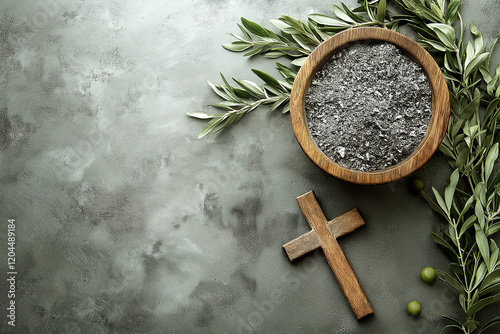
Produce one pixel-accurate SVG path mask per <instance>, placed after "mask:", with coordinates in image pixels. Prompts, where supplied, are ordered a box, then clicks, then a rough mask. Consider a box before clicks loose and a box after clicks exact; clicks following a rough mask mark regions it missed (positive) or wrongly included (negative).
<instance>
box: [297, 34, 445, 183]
mask: <svg viewBox="0 0 500 334" xmlns="http://www.w3.org/2000/svg"><path fill="white" fill-rule="evenodd" d="M366 40H377V41H386V42H390V43H393V44H395V45H396V46H398V47H399V48H400V49H401V50H403V52H405V53H406V54H407V55H408V56H409V57H410V58H412V59H413V60H414V61H415V62H416V63H417V64H419V65H420V66H421V67H422V69H423V71H424V73H425V75H426V76H427V79H428V81H429V85H430V88H431V91H432V103H431V109H432V115H431V119H430V121H429V125H428V127H427V132H426V134H425V136H424V138H423V139H422V141H421V142H420V144H419V145H418V147H417V148H416V149H415V151H414V152H413V153H412V154H410V156H408V157H407V158H406V159H404V160H403V161H401V162H399V163H398V164H396V165H394V166H390V167H388V168H385V169H381V170H377V171H372V172H363V171H357V170H351V169H347V168H345V167H342V166H340V165H339V164H337V163H335V162H334V161H332V160H331V159H330V158H328V157H327V156H326V155H325V154H324V153H323V152H322V151H321V150H320V149H319V148H318V147H317V146H316V144H315V143H314V141H313V140H312V138H311V136H310V134H309V129H308V126H307V120H306V116H305V110H304V101H305V95H306V92H307V90H308V89H309V86H310V85H311V81H312V79H313V78H314V75H315V74H316V72H317V71H318V70H319V69H320V68H321V67H322V66H323V65H324V64H325V63H326V62H327V61H328V60H329V59H330V58H331V57H332V56H333V55H334V54H335V53H337V52H338V51H339V50H341V49H342V48H344V47H346V46H348V45H349V44H350V43H353V42H357V41H366ZM290 117H291V121H292V127H293V130H294V133H295V137H296V138H297V141H298V142H299V144H300V146H301V147H302V150H303V151H304V152H305V153H306V155H307V156H308V157H309V158H310V159H311V160H312V161H313V162H314V163H315V164H316V165H317V166H318V167H320V168H321V169H322V170H324V171H325V172H327V173H329V174H331V175H333V176H335V177H337V178H339V179H342V180H345V181H349V182H352V183H357V184H382V183H388V182H392V181H395V180H397V179H400V178H403V177H405V176H408V175H410V174H411V173H413V172H414V171H415V170H417V169H418V168H420V167H422V166H423V165H424V164H425V163H426V162H427V161H428V160H429V159H430V157H431V156H432V155H433V154H434V153H435V152H436V150H437V149H438V147H439V144H440V143H441V141H442V139H443V137H444V135H445V133H446V129H447V127H448V120H449V117H450V101H449V92H448V87H447V85H446V82H445V80H444V77H443V74H442V72H441V70H440V68H439V66H438V65H437V64H436V62H435V61H434V59H433V58H432V56H431V55H430V54H429V53H428V52H427V51H426V50H425V49H424V48H422V47H421V46H420V45H418V44H417V43H416V42H415V41H413V40H411V39H409V38H408V37H406V36H404V35H402V34H400V33H397V32H395V31H392V30H389V29H384V28H372V27H370V28H355V29H350V30H347V31H344V32H341V33H338V34H336V35H335V36H333V37H331V38H330V39H328V40H326V41H325V42H323V43H322V44H320V45H319V46H318V47H317V48H316V49H315V50H314V51H313V52H312V53H311V55H310V56H309V57H308V58H307V60H306V61H305V63H304V65H302V67H301V69H300V71H299V73H298V74H297V77H296V78H295V81H294V84H293V88H292V93H291V96H290Z"/></svg>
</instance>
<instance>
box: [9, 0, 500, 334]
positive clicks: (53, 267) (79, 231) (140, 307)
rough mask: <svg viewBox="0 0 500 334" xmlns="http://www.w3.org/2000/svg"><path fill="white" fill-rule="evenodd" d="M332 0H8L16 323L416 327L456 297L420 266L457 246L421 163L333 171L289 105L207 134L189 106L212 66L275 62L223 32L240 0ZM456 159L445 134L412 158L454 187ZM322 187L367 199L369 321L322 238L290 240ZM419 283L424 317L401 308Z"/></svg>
mask: <svg viewBox="0 0 500 334" xmlns="http://www.w3.org/2000/svg"><path fill="white" fill-rule="evenodd" d="M334 2H335V3H340V2H339V1H334ZM348 3H350V4H352V3H354V1H349V2H348ZM331 4H332V2H330V1H313V0H302V1H284V0H276V1H264V0H251V1H250V0H186V1H173V0H150V1H138V0H135V1H134V0H122V1H99V0H39V1H33V0H25V1H7V0H1V1H0V15H1V17H0V42H1V44H0V57H1V59H0V131H1V132H0V147H1V153H0V184H1V185H0V226H1V230H0V240H1V244H0V245H1V247H2V249H1V250H0V254H1V257H0V261H1V262H0V268H1V274H0V276H1V277H3V278H2V284H1V290H0V309H1V310H2V311H1V312H0V313H1V315H2V322H1V326H2V327H1V328H2V329H1V332H2V333H37V334H39V333H127V334H128V333H182V334H184V333H220V334H225V333H229V334H232V333H338V334H340V333H387V334H392V333H398V334H414V333H439V332H440V330H441V329H442V328H443V327H444V325H445V322H444V321H442V320H441V319H440V317H439V316H438V315H436V314H441V313H446V314H449V315H458V314H460V312H459V310H458V308H457V305H458V303H457V301H456V297H455V296H454V295H453V294H452V293H451V292H450V291H449V290H448V289H447V288H446V287H445V286H444V285H443V284H441V283H439V282H436V283H435V284H433V285H431V286H429V285H426V284H425V283H423V282H422V281H421V280H420V278H419V272H420V270H421V269H422V268H423V267H425V266H429V265H430V266H435V267H439V268H446V265H447V261H446V259H445V258H444V257H443V255H442V254H441V253H440V251H439V250H438V249H437V247H436V246H435V245H434V244H433V242H432V240H431V237H430V233H431V231H437V230H438V229H439V225H440V219H439V218H438V217H437V216H436V215H435V214H434V213H433V212H432V211H431V209H430V208H429V207H428V205H427V204H426V203H425V202H424V201H422V200H421V199H420V198H418V197H416V196H414V195H412V194H411V193H410V192H409V191H408V180H401V181H399V182H395V183H393V184H389V185H382V186H374V187H362V186H357V185H352V184H347V183H345V182H342V181H339V180H336V179H334V178H332V177H330V176H329V175H326V174H325V173H323V172H322V171H321V170H320V169H318V168H317V167H316V166H314V165H313V164H312V163H311V162H310V161H309V160H308V159H307V157H306V156H305V155H304V154H303V152H302V151H301V150H300V147H299V145H298V144H297V142H296V140H295V138H294V135H293V131H292V129H291V126H290V122H289V118H288V116H287V115H281V114H279V113H275V114H266V112H265V111H263V110H258V111H255V112H254V113H253V114H252V115H250V116H248V117H246V118H245V119H244V120H242V121H241V123H240V124H239V125H238V126H236V127H234V128H232V129H231V130H229V131H227V132H225V133H221V134H220V135H218V136H210V137H207V138H206V139H203V140H197V139H196V137H197V134H198V132H199V131H200V129H201V127H202V123H201V122H197V121H196V120H193V119H190V118H188V117H187V116H186V115H185V113H186V112H188V111H206V110H208V107H207V104H209V103H213V102H215V101H217V98H216V97H215V96H214V95H213V93H212V92H211V90H210V88H209V87H208V85H207V84H206V83H205V79H209V80H210V81H213V82H217V83H218V82H220V79H219V72H223V73H224V74H225V75H226V76H227V77H236V78H243V79H245V78H246V79H254V80H258V79H257V78H256V77H254V76H253V74H252V73H251V71H250V69H251V68H259V69H263V70H266V71H269V72H271V73H276V72H274V63H273V62H272V61H266V60H262V59H245V58H243V57H242V55H241V54H235V53H230V52H228V51H226V50H224V49H223V48H221V47H220V44H222V43H227V42H228V41H230V40H231V38H230V37H229V36H228V35H226V33H227V32H236V31H237V30H238V28H237V26H236V23H237V22H238V21H239V18H240V17H241V16H244V17H246V18H248V19H251V20H253V21H256V22H259V23H262V24H266V25H267V26H269V27H270V25H269V24H268V23H266V22H267V20H268V19H272V18H278V17H279V16H280V15H283V14H287V15H292V16H295V17H299V18H305V16H306V15H307V14H309V13H312V12H322V13H330V11H331ZM463 13H464V18H465V20H466V22H468V20H471V19H473V20H475V22H476V24H477V26H478V27H479V28H480V29H481V30H482V31H483V33H484V35H485V37H486V38H487V41H491V39H492V37H493V36H494V34H495V33H496V32H498V30H499V28H500V24H499V22H498V17H499V14H500V3H499V2H498V1H494V2H492V1H491V0H481V1H465V5H464V10H463ZM496 59H498V57H497V58H496ZM497 63H498V61H497ZM449 172H450V170H449V168H448V167H447V165H446V163H445V162H444V160H443V158H442V157H441V156H440V155H439V154H438V155H436V156H435V157H434V158H432V159H431V161H430V162H429V163H428V164H427V165H425V166H424V167H423V168H422V169H421V170H419V171H418V172H417V175H418V176H420V177H422V178H423V179H425V181H426V182H427V183H428V184H431V185H434V186H435V187H437V188H438V189H442V187H443V186H444V184H445V182H446V178H447V175H449ZM311 189H313V190H314V191H315V192H316V195H317V197H318V199H319V202H320V204H321V206H322V208H323V210H324V211H325V214H326V216H327V217H328V218H333V217H334V216H336V215H339V214H341V213H343V212H345V211H348V210H349V209H351V208H353V207H358V209H359V210H360V212H361V214H362V215H363V217H364V218H365V221H366V226H364V227H363V228H361V229H360V230H358V231H356V232H354V233H353V234H352V235H349V236H346V237H344V238H343V239H342V240H341V241H340V244H341V246H342V247H343V249H344V251H345V253H346V255H347V257H348V259H349V261H350V262H351V264H352V267H353V268H354V271H355V272H356V274H357V275H358V278H359V281H360V282H361V284H362V286H363V287H364V290H365V292H366V294H367V296H368V298H369V300H370V302H371V303H372V306H373V308H374V310H375V314H374V316H371V317H369V318H367V319H365V320H363V321H361V322H358V321H357V320H356V319H355V317H354V315H353V313H352V312H351V310H350V309H349V306H348V304H347V302H346V300H345V298H344V296H343V295H342V292H341V290H340V288H339V286H338V284H337V282H336V281H335V278H334V276H333V274H332V272H331V270H330V268H329V267H328V264H327V263H326V261H325V259H324V257H323V255H322V254H321V252H316V253H314V254H312V255H310V256H308V257H306V258H304V259H303V260H301V261H299V262H298V263H296V264H291V263H290V262H289V261H288V260H287V258H286V255H285V254H284V252H283V250H282V249H281V245H282V244H283V243H285V242H287V241H289V240H291V239H293V238H295V237H297V236H299V235H300V234H302V233H304V232H305V231H307V230H308V225H307V223H306V221H305V219H304V217H303V215H302V213H301V212H300V209H299V207H298V205H297V203H296V200H295V197H297V196H299V195H301V194H303V193H305V192H307V191H309V190H311ZM8 219H15V221H16V264H15V270H16V272H17V275H16V279H17V285H16V296H15V302H16V326H15V327H12V326H8V325H7V323H6V315H7V314H8V311H7V310H6V308H7V307H8V303H9V302H10V301H9V300H10V299H9V298H8V297H7V294H8V289H9V285H8V284H7V281H6V278H8V275H7V272H8V271H9V268H8V266H7V249H6V248H7V246H6V240H7V222H8ZM412 299H417V300H419V301H420V302H421V304H422V306H423V312H422V315H421V316H420V317H419V318H417V319H414V318H411V317H409V316H407V315H406V312H405V306H406V303H407V302H409V301H410V300H412ZM488 312H489V313H490V314H494V313H495V312H496V313H498V312H497V311H495V310H491V309H490V310H488ZM7 320H8V319H7ZM451 332H452V331H451V330H450V331H449V333H451ZM489 333H495V331H494V330H493V331H490V332H489Z"/></svg>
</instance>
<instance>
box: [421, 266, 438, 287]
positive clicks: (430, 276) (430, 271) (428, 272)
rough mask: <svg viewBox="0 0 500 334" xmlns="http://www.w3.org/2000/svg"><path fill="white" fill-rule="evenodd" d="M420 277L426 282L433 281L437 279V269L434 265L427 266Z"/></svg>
mask: <svg viewBox="0 0 500 334" xmlns="http://www.w3.org/2000/svg"><path fill="white" fill-rule="evenodd" d="M420 278H421V279H422V281H424V282H425V283H432V282H434V280H435V279H436V271H435V270H434V268H432V267H425V268H424V269H422V271H421V272H420Z"/></svg>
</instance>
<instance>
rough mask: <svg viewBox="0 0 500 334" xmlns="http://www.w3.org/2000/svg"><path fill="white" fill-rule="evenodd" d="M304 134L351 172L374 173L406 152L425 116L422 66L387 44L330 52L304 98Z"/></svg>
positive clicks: (427, 97) (427, 99)
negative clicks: (327, 59)
mask: <svg viewBox="0 0 500 334" xmlns="http://www.w3.org/2000/svg"><path fill="white" fill-rule="evenodd" d="M305 110H306V115H307V124H308V127H309V131H310V134H311V136H312V138H313V140H314V141H315V143H316V145H317V146H318V148H319V149H320V150H322V151H323V153H325V155H326V156H328V157H329V158H330V159H332V160H333V161H335V162H336V163H338V164H340V165H342V166H344V167H346V168H349V169H354V170H360V171H374V170H380V169H384V168H387V167H389V166H392V165H395V164H397V163H398V162H400V161H402V160H404V159H405V158H406V157H407V156H409V155H410V154H411V153H412V152H413V151H414V150H415V149H416V147H417V146H418V144H419V143H420V142H421V140H422V139H423V137H424V135H425V132H426V130H427V125H428V124H429V120H430V117H431V89H430V86H429V83H428V81H427V77H426V76H425V74H424V71H423V70H422V68H421V67H420V66H419V65H418V64H417V63H415V62H414V61H413V60H411V59H410V58H409V57H408V56H406V55H405V54H403V53H402V52H401V51H400V50H399V49H398V48H397V47H396V46H394V45H393V44H391V43H375V42H374V43H370V44H362V43H355V44H352V45H350V46H349V47H347V48H345V49H343V50H341V51H340V52H339V53H337V54H336V55H334V56H333V57H332V59H330V60H329V61H328V62H327V63H326V64H325V65H324V66H323V67H322V68H321V69H320V70H319V71H318V73H316V76H315V77H314V79H313V80H312V83H311V86H310V88H309V90H308V91H307V94H306V98H305Z"/></svg>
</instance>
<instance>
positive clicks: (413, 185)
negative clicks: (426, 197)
mask: <svg viewBox="0 0 500 334" xmlns="http://www.w3.org/2000/svg"><path fill="white" fill-rule="evenodd" d="M424 188H425V182H424V181H423V180H422V179H421V178H418V177H415V178H413V179H412V180H411V182H410V191H411V192H412V193H414V194H420V192H421V191H422V190H424Z"/></svg>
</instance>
